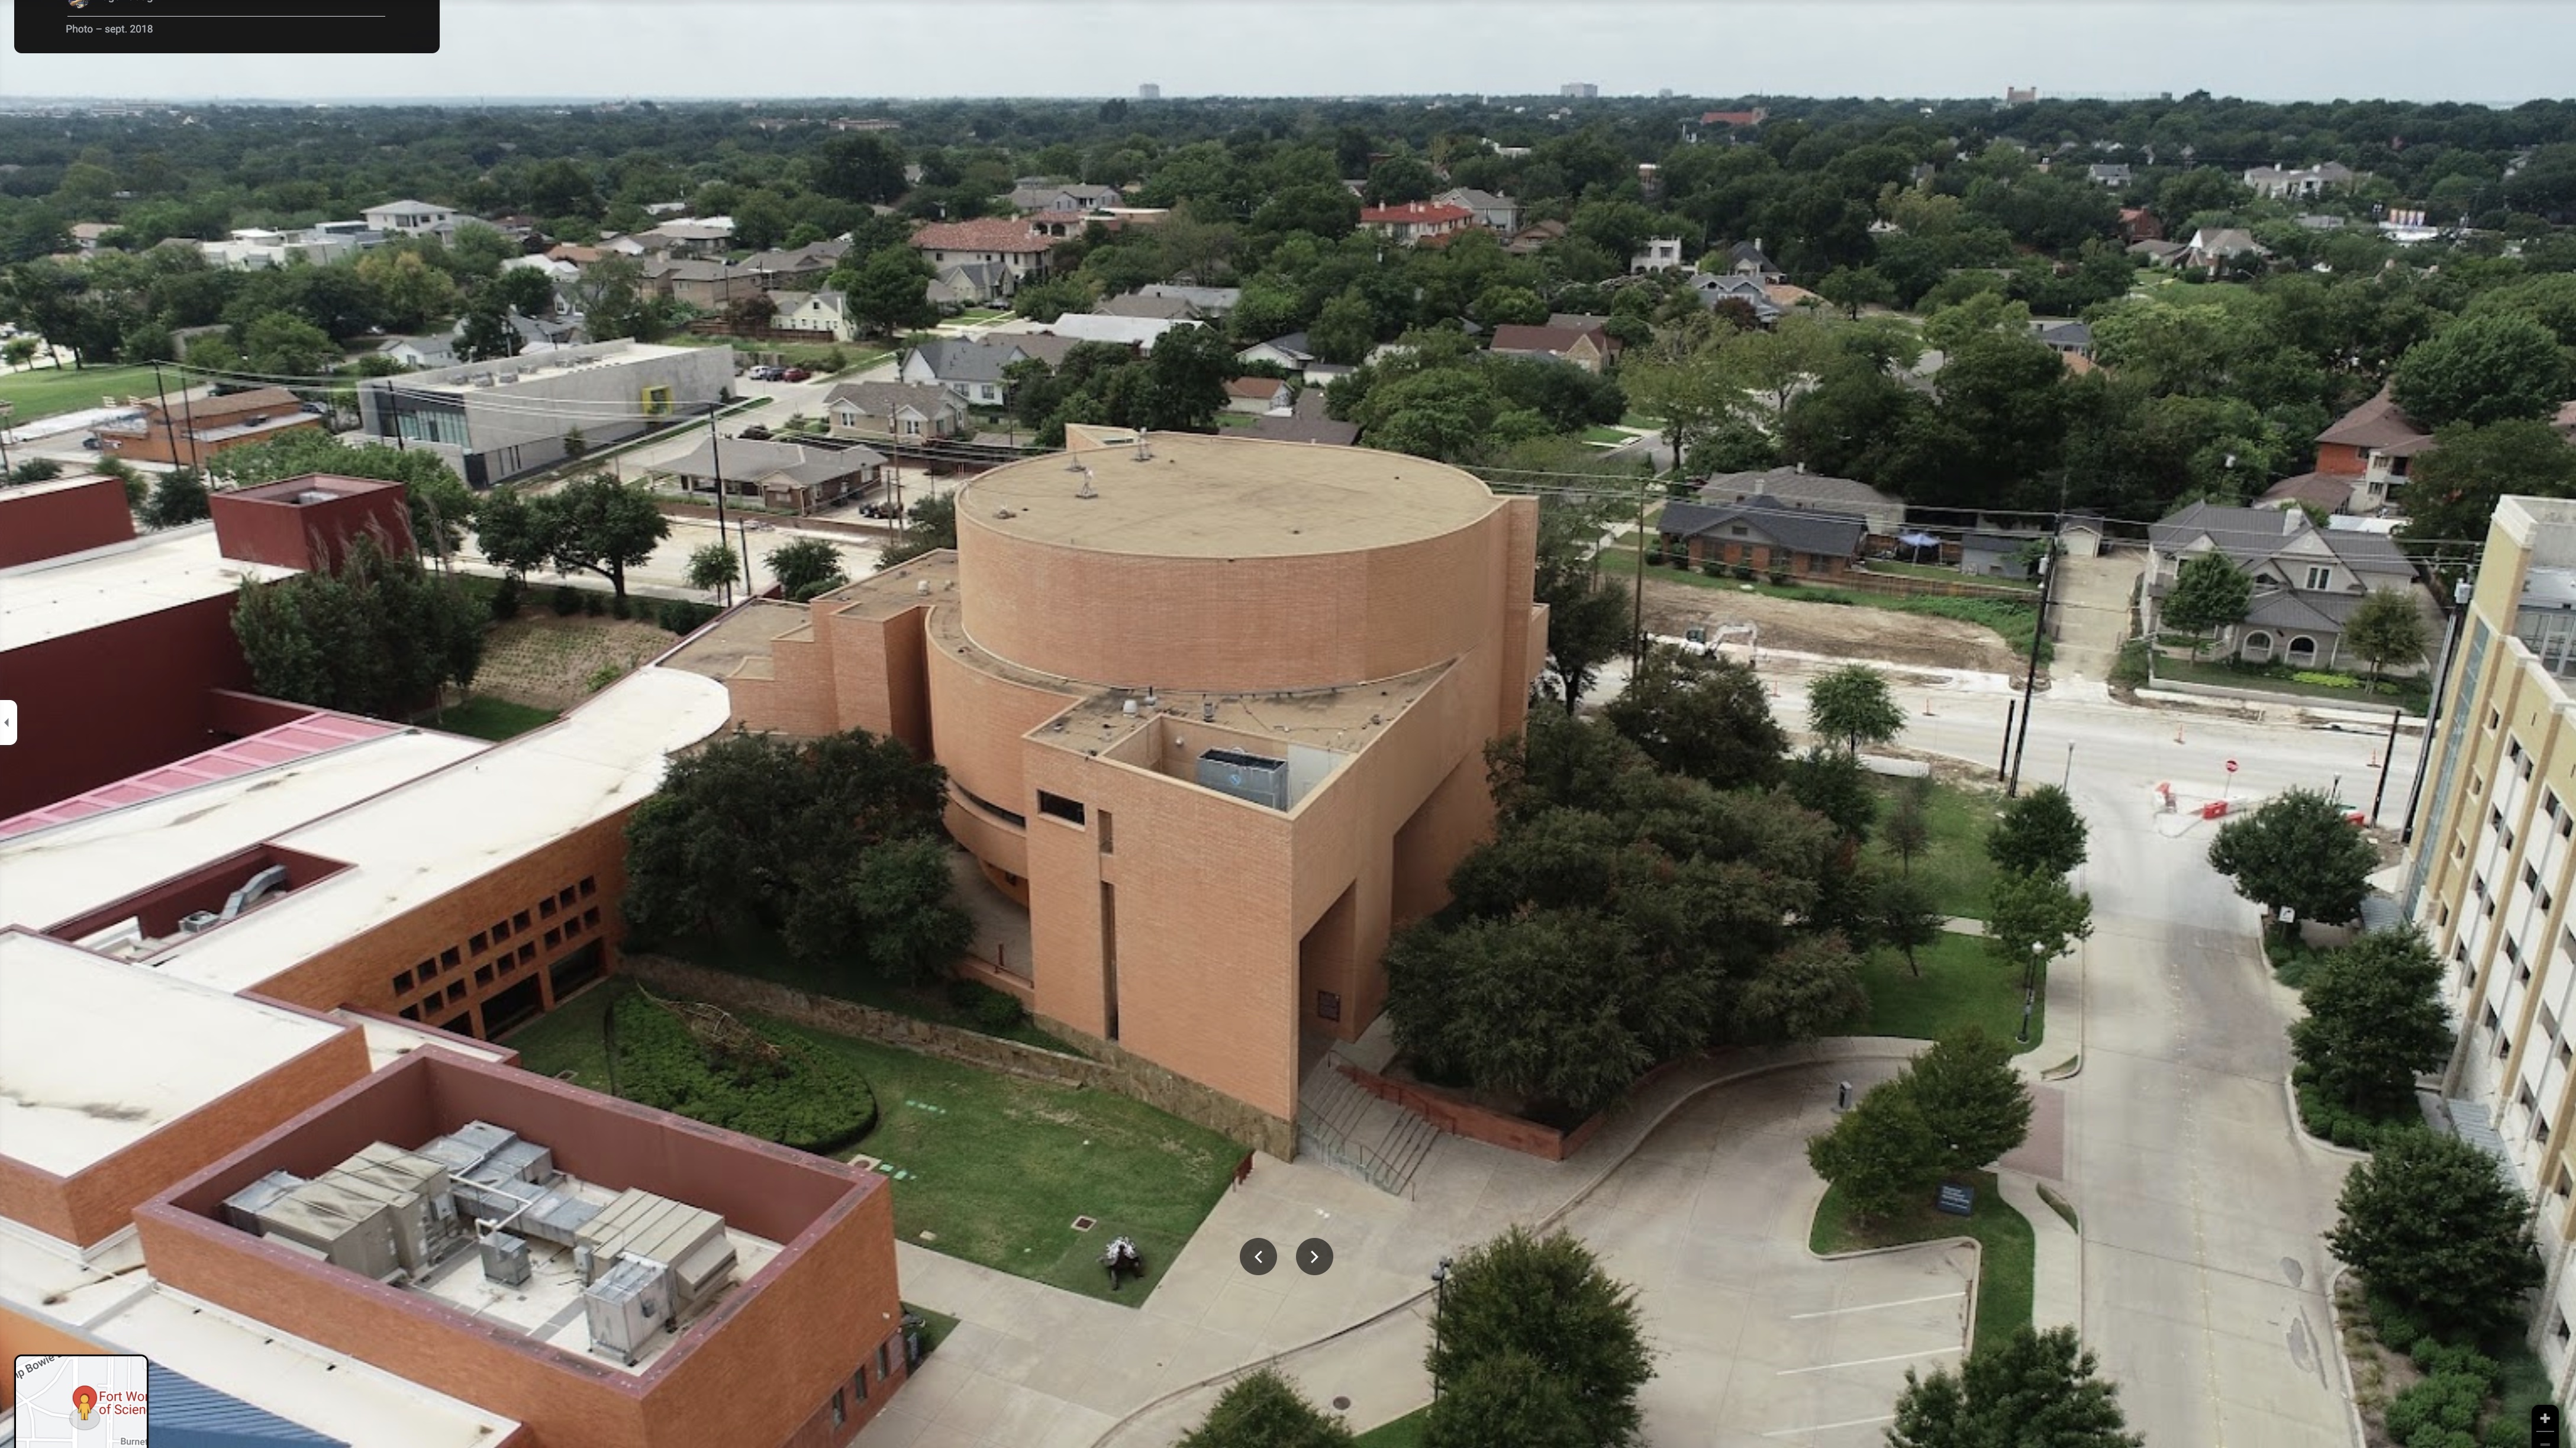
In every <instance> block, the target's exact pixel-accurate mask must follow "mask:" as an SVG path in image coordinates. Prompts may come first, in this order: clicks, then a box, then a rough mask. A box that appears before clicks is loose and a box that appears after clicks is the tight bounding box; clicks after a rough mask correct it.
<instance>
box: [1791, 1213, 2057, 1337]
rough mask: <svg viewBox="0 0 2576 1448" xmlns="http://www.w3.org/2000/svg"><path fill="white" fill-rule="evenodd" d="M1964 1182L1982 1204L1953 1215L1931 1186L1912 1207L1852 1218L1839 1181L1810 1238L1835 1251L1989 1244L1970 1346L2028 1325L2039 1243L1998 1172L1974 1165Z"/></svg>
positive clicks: (1982, 1257)
mask: <svg viewBox="0 0 2576 1448" xmlns="http://www.w3.org/2000/svg"><path fill="white" fill-rule="evenodd" d="M1965 1184H1966V1185H1968V1186H1971V1187H1974V1188H1975V1189H1976V1193H1977V1201H1976V1206H1975V1208H1974V1210H1973V1211H1971V1212H1970V1214H1969V1215H1967V1216H1964V1217H1954V1216H1951V1215H1950V1214H1949V1213H1947V1212H1944V1211H1942V1210H1940V1209H1939V1208H1938V1207H1935V1206H1934V1205H1933V1204H1932V1200H1931V1194H1930V1193H1929V1192H1928V1191H1927V1192H1926V1193H1925V1194H1924V1200H1923V1201H1922V1202H1921V1203H1920V1204H1919V1205H1917V1206H1916V1207H1914V1208H1913V1209H1912V1210H1911V1211H1908V1212H1905V1213H1902V1214H1899V1215H1897V1216H1894V1217H1891V1218H1889V1219H1888V1220H1886V1221H1883V1222H1871V1223H1861V1222H1856V1221H1854V1220H1853V1219H1852V1215H1851V1212H1850V1210H1849V1209H1848V1208H1847V1207H1846V1206H1845V1205H1844V1204H1843V1198H1842V1191H1841V1189H1840V1188H1839V1187H1835V1188H1828V1189H1827V1190H1826V1192H1825V1199H1824V1200H1823V1201H1821V1202H1818V1203H1817V1204H1816V1220H1815V1225H1814V1226H1813V1227H1811V1228H1810V1229H1809V1231H1808V1235H1807V1246H1808V1247H1809V1249H1811V1250H1813V1251H1815V1252H1816V1253H1818V1254H1820V1255H1823V1256H1828V1257H1831V1256H1838V1255H1840V1254H1842V1253H1845V1252H1862V1251H1867V1250H1869V1249H1871V1248H1874V1247H1901V1246H1905V1245H1907V1244H1908V1243H1913V1242H1936V1241H1940V1240H1941V1239H1943V1238H1946V1237H1974V1238H1976V1239H1977V1241H1978V1242H1979V1243H1981V1244H1983V1246H1984V1248H1985V1250H1984V1251H1983V1252H1982V1253H1980V1254H1979V1259H1978V1265H1977V1321H1976V1338H1975V1343H1972V1344H1971V1346H1974V1345H1976V1344H1977V1343H1990V1342H2001V1341H2003V1340H2004V1339H2005V1338H2007V1337H2010V1336H2011V1335H2012V1331H2013V1329H2014V1328H2017V1327H2028V1326H2029V1325H2030V1313H2031V1271H2032V1266H2033V1262H2034V1259H2035V1258H2036V1256H2037V1248H2036V1246H2035V1244H2034V1239H2033V1238H2032V1235H2031V1230H2030V1220H2029V1219H2028V1218H2026V1217H2024V1216H2023V1215H2022V1214H2021V1213H2020V1212H2018V1211H2015V1210H2014V1209H2013V1206H2012V1204H2011V1203H2010V1202H2007V1201H2005V1200H2004V1198H2003V1193H2002V1192H2001V1191H1999V1190H1997V1189H1996V1185H1995V1174H1994V1173H1993V1172H1990V1171H1981V1172H1972V1173H1970V1174H1969V1176H1968V1178H1967V1180H1966V1183H1965Z"/></svg>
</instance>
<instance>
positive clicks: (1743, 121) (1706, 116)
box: [1699, 106, 1771, 129]
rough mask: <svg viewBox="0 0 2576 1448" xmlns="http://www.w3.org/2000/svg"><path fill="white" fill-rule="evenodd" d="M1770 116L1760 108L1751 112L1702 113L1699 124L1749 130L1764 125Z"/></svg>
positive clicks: (1757, 107)
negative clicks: (1766, 118) (1764, 121)
mask: <svg viewBox="0 0 2576 1448" xmlns="http://www.w3.org/2000/svg"><path fill="white" fill-rule="evenodd" d="M1770 114H1771V113H1770V112H1769V111H1766V110H1764V109H1762V108H1761V107H1760V106H1756V107H1754V108H1753V109H1752V110H1749V111H1702V112H1700V117H1699V123H1700V124H1701V125H1702V126H1716V127H1731V128H1735V129H1748V128H1751V127H1753V126H1758V125H1760V124H1762V122H1763V120H1764V118H1765V117H1767V116H1769V115H1770Z"/></svg>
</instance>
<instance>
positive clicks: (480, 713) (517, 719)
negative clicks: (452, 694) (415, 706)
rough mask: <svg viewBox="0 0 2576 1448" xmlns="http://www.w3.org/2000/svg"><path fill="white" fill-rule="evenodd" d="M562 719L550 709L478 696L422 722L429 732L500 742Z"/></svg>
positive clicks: (431, 715)
mask: <svg viewBox="0 0 2576 1448" xmlns="http://www.w3.org/2000/svg"><path fill="white" fill-rule="evenodd" d="M562 717H563V716H562V715H560V714H558V713H556V712H555V711H554V710H552V709H537V708H531V707H530V706H528V705H526V704H513V703H511V702H510V701H509V700H507V699H497V698H494V697H493V696H491V695H489V694H483V695H478V696H476V697H475V698H471V699H468V700H466V701H465V702H464V703H462V704H458V705H456V706H454V707H453V708H449V709H442V710H437V711H434V712H432V713H431V714H430V715H429V717H428V719H427V720H426V721H425V722H427V723H428V725H429V727H431V728H432V729H444V730H446V731H447V732H448V733H450V734H468V735H472V736H473V737H474V738H476V739H491V740H501V739H507V738H509V737H511V736H512V735H514V734H525V733H527V732H528V731H529V730H531V729H535V728H537V727H539V726H541V725H546V724H552V723H553V722H555V720H557V719H559V718H562Z"/></svg>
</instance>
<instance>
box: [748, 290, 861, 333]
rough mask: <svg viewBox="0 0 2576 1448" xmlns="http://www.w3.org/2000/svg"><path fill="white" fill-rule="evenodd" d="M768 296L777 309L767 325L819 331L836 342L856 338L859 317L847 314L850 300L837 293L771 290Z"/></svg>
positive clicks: (804, 330)
mask: <svg viewBox="0 0 2576 1448" xmlns="http://www.w3.org/2000/svg"><path fill="white" fill-rule="evenodd" d="M769 298H770V300H771V301H772V302H774V303H776V304H777V307H778V310H777V312H776V313H774V314H773V315H772V316H771V317H770V319H769V325H771V326H773V327H784V328H786V329H787V330H789V331H793V332H821V333H824V334H827V335H828V336H830V337H831V339H832V340H833V341H835V342H853V341H856V340H858V336H859V323H858V319H857V318H856V317H854V316H852V315H851V314H850V299H849V297H847V296H846V295H844V294H843V293H840V292H833V291H822V292H771V293H770V294H769Z"/></svg>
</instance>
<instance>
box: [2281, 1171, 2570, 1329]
mask: <svg viewBox="0 0 2576 1448" xmlns="http://www.w3.org/2000/svg"><path fill="white" fill-rule="evenodd" d="M2336 1205H2337V1209H2338V1211H2339V1213H2340V1215H2339V1217H2338V1219H2337V1221H2336V1223H2335V1225H2334V1227H2333V1229H2332V1230H2330V1231H2329V1232H2327V1233H2326V1245H2327V1247H2328V1248H2330V1249H2331V1250H2332V1251H2333V1252H2334V1254H2335V1258H2336V1260H2338V1261H2340V1262H2343V1263H2345V1264H2346V1265H2348V1266H2350V1267H2351V1268H2352V1269H2353V1270H2355V1271H2357V1272H2359V1273H2360V1274H2361V1275H2362V1278H2363V1280H2364V1281H2365V1282H2366V1283H2368V1285H2369V1288H2370V1290H2371V1291H2373V1292H2378V1293H2385V1294H2387V1295H2388V1297H2390V1298H2391V1299H2392V1300H2394V1301H2396V1302H2397V1303H2398V1304H2399V1305H2400V1306H2402V1307H2404V1308H2406V1309H2408V1310H2409V1311H2412V1312H2414V1313H2416V1314H2418V1315H2419V1316H2421V1317H2423V1318H2425V1319H2427V1320H2428V1321H2429V1323H2430V1324H2431V1325H2432V1326H2433V1327H2435V1328H2436V1329H2437V1330H2443V1331H2448V1332H2456V1333H2462V1334H2465V1335H2468V1336H2471V1337H2476V1336H2479V1335H2482V1334H2484V1333H2485V1332H2486V1331H2488V1330H2490V1329H2494V1328H2498V1327H2502V1326H2504V1325H2505V1324H2507V1323H2511V1322H2513V1321H2515V1320H2517V1319H2519V1318H2520V1317H2521V1315H2522V1300H2523V1295H2524V1294H2525V1293H2527V1292H2529V1291H2530V1290H2531V1289H2532V1288H2534V1287H2536V1286H2538V1285H2540V1280H2541V1266H2540V1257H2539V1255H2538V1253H2537V1252H2536V1251H2535V1250H2534V1248H2533V1245H2532V1236H2531V1204H2530V1202H2529V1201H2527V1200H2526V1199H2525V1198H2524V1196H2523V1194H2522V1189H2521V1188H2520V1187H2517V1186H2515V1185H2514V1184H2513V1182H2512V1181H2511V1180H2510V1179H2509V1178H2508V1177H2507V1176H2506V1175H2505V1167H2504V1164H2503V1163H2502V1162H2499V1161H2497V1160H2496V1159H2495V1158H2494V1157H2492V1156H2489V1155H2488V1154H2487V1153H2486V1152H2485V1150H2483V1149H2482V1148H2480V1147H2477V1146H2474V1145H2472V1144H2470V1143H2468V1142H2465V1141H2462V1140H2460V1139H2459V1138H2458V1137H2456V1136H2451V1135H2448V1134H2445V1133H2440V1132H2433V1131H2408V1132H2401V1133H2398V1134H2397V1135H2395V1136H2393V1137H2391V1138H2389V1139H2388V1140H2386V1141H2384V1142H2382V1143H2381V1144H2380V1147H2379V1149H2378V1150H2376V1151H2374V1152H2372V1153H2371V1154H2370V1159H2369V1160H2368V1161H2365V1162H2363V1163H2361V1164H2360V1165H2359V1166H2356V1167H2354V1168H2353V1169H2352V1171H2351V1172H2350V1174H2348V1175H2346V1176H2345V1177H2344V1181H2343V1195H2342V1196H2341V1198H2340V1199H2339V1200H2338V1201H2337V1204H2336Z"/></svg>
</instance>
